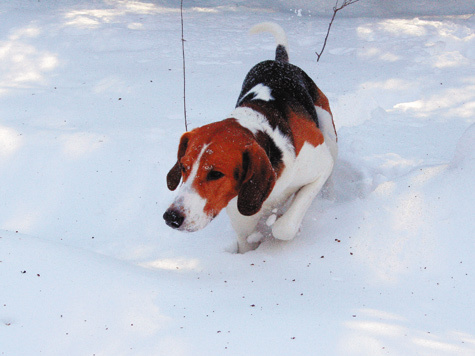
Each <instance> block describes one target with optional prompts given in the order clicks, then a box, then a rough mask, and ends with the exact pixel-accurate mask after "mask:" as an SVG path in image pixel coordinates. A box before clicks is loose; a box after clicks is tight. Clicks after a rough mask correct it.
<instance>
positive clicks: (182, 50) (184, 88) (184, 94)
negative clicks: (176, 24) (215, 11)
mask: <svg viewBox="0 0 475 356" xmlns="http://www.w3.org/2000/svg"><path fill="white" fill-rule="evenodd" d="M180 16H181V53H182V58H183V114H184V115H185V130H186V131H188V121H187V120H186V65H185V37H184V35H183V0H181V4H180Z"/></svg>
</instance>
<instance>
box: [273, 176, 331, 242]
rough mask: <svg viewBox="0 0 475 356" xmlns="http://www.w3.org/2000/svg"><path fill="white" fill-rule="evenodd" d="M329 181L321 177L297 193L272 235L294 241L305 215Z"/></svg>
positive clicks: (276, 224)
mask: <svg viewBox="0 0 475 356" xmlns="http://www.w3.org/2000/svg"><path fill="white" fill-rule="evenodd" d="M327 179H328V175H323V176H320V178H318V179H317V180H316V181H314V182H312V183H309V184H307V185H305V186H303V187H302V188H300V190H299V191H298V192H297V193H295V197H294V199H293V201H292V204H291V205H290V207H289V209H288V210H287V211H286V212H285V213H284V215H282V216H281V217H280V218H279V219H277V221H276V222H275V223H274V225H272V234H273V235H274V237H275V238H276V239H279V240H292V239H293V238H294V237H295V235H297V232H298V230H299V228H300V224H301V223H302V220H303V218H304V216H305V213H306V212H307V210H308V208H309V207H310V205H311V204H312V201H313V199H314V198H315V197H316V195H317V194H318V192H319V191H320V190H321V189H322V187H323V185H324V184H325V182H326V180H327Z"/></svg>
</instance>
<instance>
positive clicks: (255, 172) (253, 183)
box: [237, 143, 276, 216]
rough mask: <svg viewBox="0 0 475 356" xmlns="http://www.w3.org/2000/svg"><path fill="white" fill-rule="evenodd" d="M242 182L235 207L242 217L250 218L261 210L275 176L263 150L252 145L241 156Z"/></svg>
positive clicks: (272, 185)
mask: <svg viewBox="0 0 475 356" xmlns="http://www.w3.org/2000/svg"><path fill="white" fill-rule="evenodd" d="M242 167H243V180H242V184H241V189H240V190H239V194H238V200H237V206H238V210H239V212H240V213H241V214H242V215H245V216H250V215H254V214H256V213H257V212H258V211H259V210H261V207H262V204H263V203H264V201H265V200H266V199H267V197H268V196H269V194H270V192H271V191H272V188H273V187H274V184H275V180H276V175H275V172H274V169H273V168H272V165H271V163H270V161H269V158H268V157H267V155H266V153H265V151H264V149H263V148H262V147H261V146H259V145H258V144H257V143H254V144H252V145H251V146H250V147H248V148H247V149H246V150H245V151H244V152H243V154H242Z"/></svg>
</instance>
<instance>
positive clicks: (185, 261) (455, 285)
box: [0, 0, 475, 356]
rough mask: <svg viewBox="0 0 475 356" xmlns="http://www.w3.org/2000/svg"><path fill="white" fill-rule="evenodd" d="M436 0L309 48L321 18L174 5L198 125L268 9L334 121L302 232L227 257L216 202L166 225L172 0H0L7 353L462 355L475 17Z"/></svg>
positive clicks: (174, 120) (174, 26)
mask: <svg viewBox="0 0 475 356" xmlns="http://www.w3.org/2000/svg"><path fill="white" fill-rule="evenodd" d="M234 3H238V5H239V4H241V5H243V3H244V2H240V1H235V2H234ZM260 3H262V1H261V2H260ZM264 3H266V2H265V1H264ZM267 3H269V4H270V3H271V2H270V1H267ZM295 3H297V4H298V3H299V2H295ZM300 3H304V2H303V1H301V2H300ZM330 3H333V2H330ZM360 3H361V4H364V0H361V2H360ZM435 3H436V2H432V1H403V2H401V4H402V9H407V11H406V10H404V11H406V12H405V13H404V14H400V15H399V13H398V12H397V11H394V12H392V11H387V12H384V11H383V10H384V9H381V8H380V9H378V11H379V10H380V11H379V12H378V14H376V15H377V17H360V16H358V14H360V13H359V11H361V8H357V7H358V6H360V5H359V3H356V4H353V5H351V7H349V8H347V9H345V10H343V11H346V12H347V14H353V15H355V14H356V15H355V16H337V18H336V20H335V22H334V24H333V27H332V31H331V34H330V37H329V42H328V43H327V47H326V49H325V52H324V54H323V56H322V58H321V60H320V61H319V62H318V63H317V62H316V55H315V52H316V51H319V50H320V48H321V46H322V44H323V39H324V37H325V34H326V31H327V27H328V22H329V17H328V16H323V15H322V16H316V15H315V13H312V12H311V11H310V10H306V9H304V8H299V7H295V8H294V7H292V6H289V8H288V9H284V8H283V5H282V4H283V3H282V2H276V4H277V5H276V7H275V9H277V10H279V11H272V10H271V9H268V10H266V9H265V8H264V7H260V8H252V7H246V6H237V5H235V4H234V5H233V6H207V7H200V6H199V2H197V1H194V2H193V6H187V7H185V12H184V23H185V27H184V31H185V40H186V42H185V50H186V74H187V76H186V90H187V91H186V99H187V113H188V120H189V126H190V128H194V127H198V126H201V125H203V124H206V123H209V122H212V121H216V120H220V119H224V118H226V117H227V115H228V114H229V113H230V112H231V111H232V109H233V107H234V104H235V101H236V99H237V96H238V94H239V91H240V88H241V84H242V80H243V79H244V76H245V74H246V73H247V71H248V70H249V69H250V68H251V67H252V66H254V65H255V64H256V63H257V62H259V61H261V60H266V59H271V58H272V57H273V55H274V50H275V48H274V40H273V39H272V38H271V36H269V35H266V34H260V35H256V36H249V35H248V34H247V32H248V30H249V28H251V27H252V26H253V25H255V24H256V23H259V22H262V21H274V22H277V23H278V24H280V25H281V26H282V27H284V28H285V30H286V31H287V36H288V39H289V52H290V61H291V62H292V63H293V64H296V65H298V66H300V67H301V68H302V69H304V70H305V71H306V72H307V73H308V74H309V75H310V76H311V77H312V78H313V79H314V80H315V82H316V83H317V85H318V86H319V87H320V88H321V89H322V91H323V92H324V93H326V95H327V96H328V98H329V100H330V105H331V108H332V110H333V114H334V117H335V123H336V126H337V130H338V135H339V159H338V161H337V164H336V168H335V171H334V176H333V186H334V189H333V191H328V194H325V195H320V196H319V197H318V198H317V199H316V200H315V201H314V203H313V204H312V206H311V208H310V210H309V211H308V213H307V215H306V217H305V219H304V221H303V224H302V227H301V230H300V233H299V235H298V236H297V237H296V238H295V239H294V240H293V241H289V242H280V241H275V240H272V239H268V240H266V241H265V242H264V243H263V244H262V245H261V246H260V247H259V248H258V249H257V250H255V251H252V252H249V253H246V254H243V255H239V254H235V253H234V251H235V249H236V247H235V244H236V241H235V237H234V232H233V230H232V228H231V226H230V223H229V220H228V218H227V216H226V214H225V213H224V212H223V213H222V214H221V215H220V216H219V217H218V218H217V219H215V221H213V222H212V223H211V224H210V225H209V226H208V227H207V228H205V229H204V230H202V231H199V232H196V233H193V234H184V233H180V232H177V231H174V230H172V229H170V228H169V227H167V226H166V225H165V224H164V222H163V220H162V214H163V212H164V211H165V209H166V208H167V206H168V205H169V203H170V202H171V201H172V199H173V196H174V195H173V193H172V192H169V191H168V190H167V188H166V183H165V176H166V173H167V172H168V170H169V169H170V168H171V167H172V166H173V164H174V162H175V160H176V149H177V145H178V140H179V137H180V135H181V134H182V133H183V132H184V122H183V102H182V96H183V76H182V57H181V29H180V13H179V9H178V8H177V7H176V5H173V6H172V5H171V2H170V1H164V2H161V3H160V2H145V1H111V0H110V1H105V0H104V1H102V0H97V1H90V2H76V1H23V2H2V3H1V4H0V30H1V32H0V34H1V35H0V355H8V356H17V355H18V356H19V355H22V356H23V355H58V356H59V355H61V356H64V355H73V356H75V355H78V356H80V355H81V356H82V355H91V356H92V355H167V356H168V355H172V356H174V355H177V356H178V355H190V356H195V355H203V356H205V355H206V356H209V355H401V356H402V355H404V356H406V355H431V356H433V355H475V298H474V295H475V17H474V16H472V15H471V14H470V13H469V12H467V11H466V10H465V9H466V8H463V6H466V4H467V3H469V1H466V2H465V4H462V5H460V8H457V2H454V1H451V3H452V4H453V7H452V9H453V12H452V13H451V15H450V16H449V15H444V14H445V11H446V10H447V6H445V5H444V6H442V5H441V8H438V7H437V6H438V5H434V4H435ZM160 4H161V5H160ZM319 4H323V2H319ZM325 4H327V5H328V2H326V3H325ZM411 4H413V5H411ZM208 5H209V4H208ZM361 6H365V5H361ZM330 7H331V6H330ZM424 8H426V9H427V12H426V13H427V14H428V15H427V16H424V13H420V11H421V9H424ZM352 9H354V10H352ZM357 9H358V10H357ZM366 9H368V10H369V9H370V7H366ZM412 10H414V11H412ZM352 11H353V12H352ZM414 12H418V13H419V15H417V17H415V15H414ZM376 15H375V16H376ZM429 15H430V16H429ZM316 164H317V163H316Z"/></svg>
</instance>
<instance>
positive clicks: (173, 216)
mask: <svg viewBox="0 0 475 356" xmlns="http://www.w3.org/2000/svg"><path fill="white" fill-rule="evenodd" d="M163 218H164V219H165V223H166V224H167V225H168V226H170V227H172V228H174V229H178V228H179V227H180V226H181V224H183V220H185V217H184V216H183V214H182V213H180V212H179V211H176V210H173V209H168V210H167V211H165V214H163Z"/></svg>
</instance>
